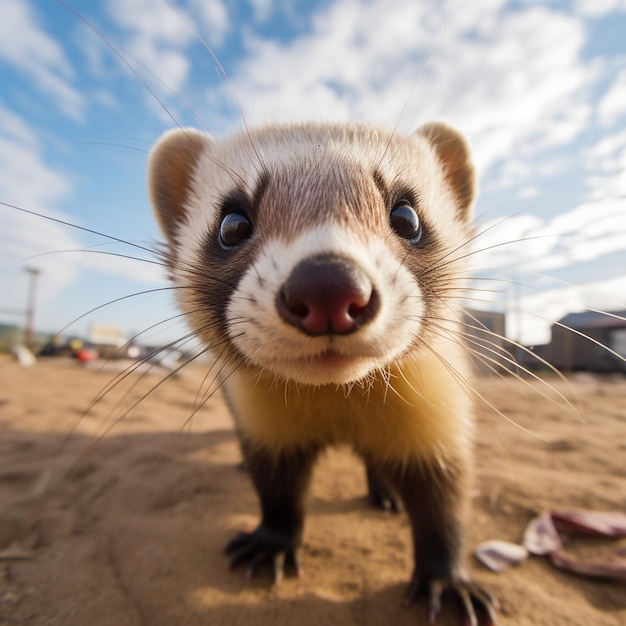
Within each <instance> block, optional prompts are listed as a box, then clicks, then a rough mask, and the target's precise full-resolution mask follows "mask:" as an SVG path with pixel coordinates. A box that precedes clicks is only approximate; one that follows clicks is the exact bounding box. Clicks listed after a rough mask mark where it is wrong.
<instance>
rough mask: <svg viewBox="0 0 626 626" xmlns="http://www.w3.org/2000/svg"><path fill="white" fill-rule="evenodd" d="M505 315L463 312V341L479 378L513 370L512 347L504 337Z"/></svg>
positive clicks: (497, 312) (489, 312) (474, 310)
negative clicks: (479, 375)
mask: <svg viewBox="0 0 626 626" xmlns="http://www.w3.org/2000/svg"><path fill="white" fill-rule="evenodd" d="M505 332H506V315H505V314H504V313H502V312H499V311H478V310H476V309H465V312H464V318H463V333H464V341H465V345H466V346H467V348H468V350H469V351H470V354H471V357H472V362H473V363H474V365H475V367H476V369H477V370H478V372H479V373H480V374H481V375H489V374H496V375H499V374H503V373H507V372H512V371H515V366H514V364H513V363H511V361H512V360H513V359H512V356H511V350H512V344H511V342H510V341H509V340H508V339H507V338H506V337H505Z"/></svg>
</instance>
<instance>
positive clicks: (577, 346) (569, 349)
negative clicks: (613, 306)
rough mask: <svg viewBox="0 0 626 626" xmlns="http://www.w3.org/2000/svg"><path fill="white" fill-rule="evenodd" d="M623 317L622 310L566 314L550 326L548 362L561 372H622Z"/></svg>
mask: <svg viewBox="0 0 626 626" xmlns="http://www.w3.org/2000/svg"><path fill="white" fill-rule="evenodd" d="M625 318H626V310H624V311H612V312H609V313H596V312H594V311H585V312H584V313H570V314H569V315H566V316H565V317H564V318H563V319H560V320H559V321H558V322H556V323H555V324H554V325H553V326H552V341H551V343H550V350H549V353H550V359H549V360H550V363H552V365H554V366H555V367H557V368H558V369H560V370H564V371H575V370H585V371H589V372H604V373H608V372H624V373H626V362H625V361H624V359H626V319H625ZM606 348H609V349H610V350H612V351H613V352H615V353H617V355H620V356H621V358H620V357H619V356H617V355H616V354H613V353H612V352H610V351H609V350H607V349H606Z"/></svg>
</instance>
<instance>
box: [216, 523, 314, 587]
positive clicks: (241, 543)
mask: <svg viewBox="0 0 626 626" xmlns="http://www.w3.org/2000/svg"><path fill="white" fill-rule="evenodd" d="M281 539H282V538H281V537H280V536H278V540H277V535H276V533H274V534H271V533H269V532H268V531H267V530H266V529H264V528H263V527H259V528H257V530H255V531H254V532H251V533H239V534H238V535H236V536H235V537H233V538H232V539H231V540H230V541H229V542H228V543H227V544H226V545H225V546H224V552H225V553H226V554H227V555H229V556H230V560H229V565H230V568H231V569H235V568H237V567H238V566H240V565H246V566H247V567H246V571H245V574H244V575H245V577H246V579H248V580H250V579H252V578H254V576H255V574H256V572H257V571H258V569H259V568H260V567H261V566H264V565H267V564H269V565H270V566H271V568H272V573H273V581H274V584H275V585H279V584H280V583H281V582H282V580H283V578H284V572H285V566H286V565H289V566H292V567H293V568H294V570H295V572H296V575H298V576H300V575H301V573H302V567H301V565H300V561H299V558H298V553H297V549H296V548H294V547H293V545H289V541H285V542H284V544H283V542H282V541H281Z"/></svg>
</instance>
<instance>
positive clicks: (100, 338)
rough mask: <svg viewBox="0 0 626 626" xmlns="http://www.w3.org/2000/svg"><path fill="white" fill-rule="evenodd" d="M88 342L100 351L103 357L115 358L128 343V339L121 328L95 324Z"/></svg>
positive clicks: (90, 330) (90, 331)
mask: <svg viewBox="0 0 626 626" xmlns="http://www.w3.org/2000/svg"><path fill="white" fill-rule="evenodd" d="M87 341H88V342H89V344H90V345H91V346H93V347H94V348H95V349H96V350H97V351H98V354H99V355H100V356H101V357H104V358H110V357H112V356H115V355H116V354H117V352H118V351H119V349H120V348H121V347H122V346H123V345H124V344H125V343H126V338H125V337H124V333H123V331H122V329H121V328H120V327H119V326H110V325H108V324H94V325H93V326H92V327H91V328H90V329H89V335H88V336H87Z"/></svg>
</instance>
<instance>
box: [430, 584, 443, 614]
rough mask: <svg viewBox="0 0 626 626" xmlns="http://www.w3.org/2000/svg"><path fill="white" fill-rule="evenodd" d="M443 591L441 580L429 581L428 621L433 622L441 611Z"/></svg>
mask: <svg viewBox="0 0 626 626" xmlns="http://www.w3.org/2000/svg"><path fill="white" fill-rule="evenodd" d="M442 593H443V581H441V580H434V581H433V582H432V583H430V591H429V594H428V621H429V623H431V624H434V623H435V621H436V620H437V616H438V615H439V613H440V612H441V594H442Z"/></svg>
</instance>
